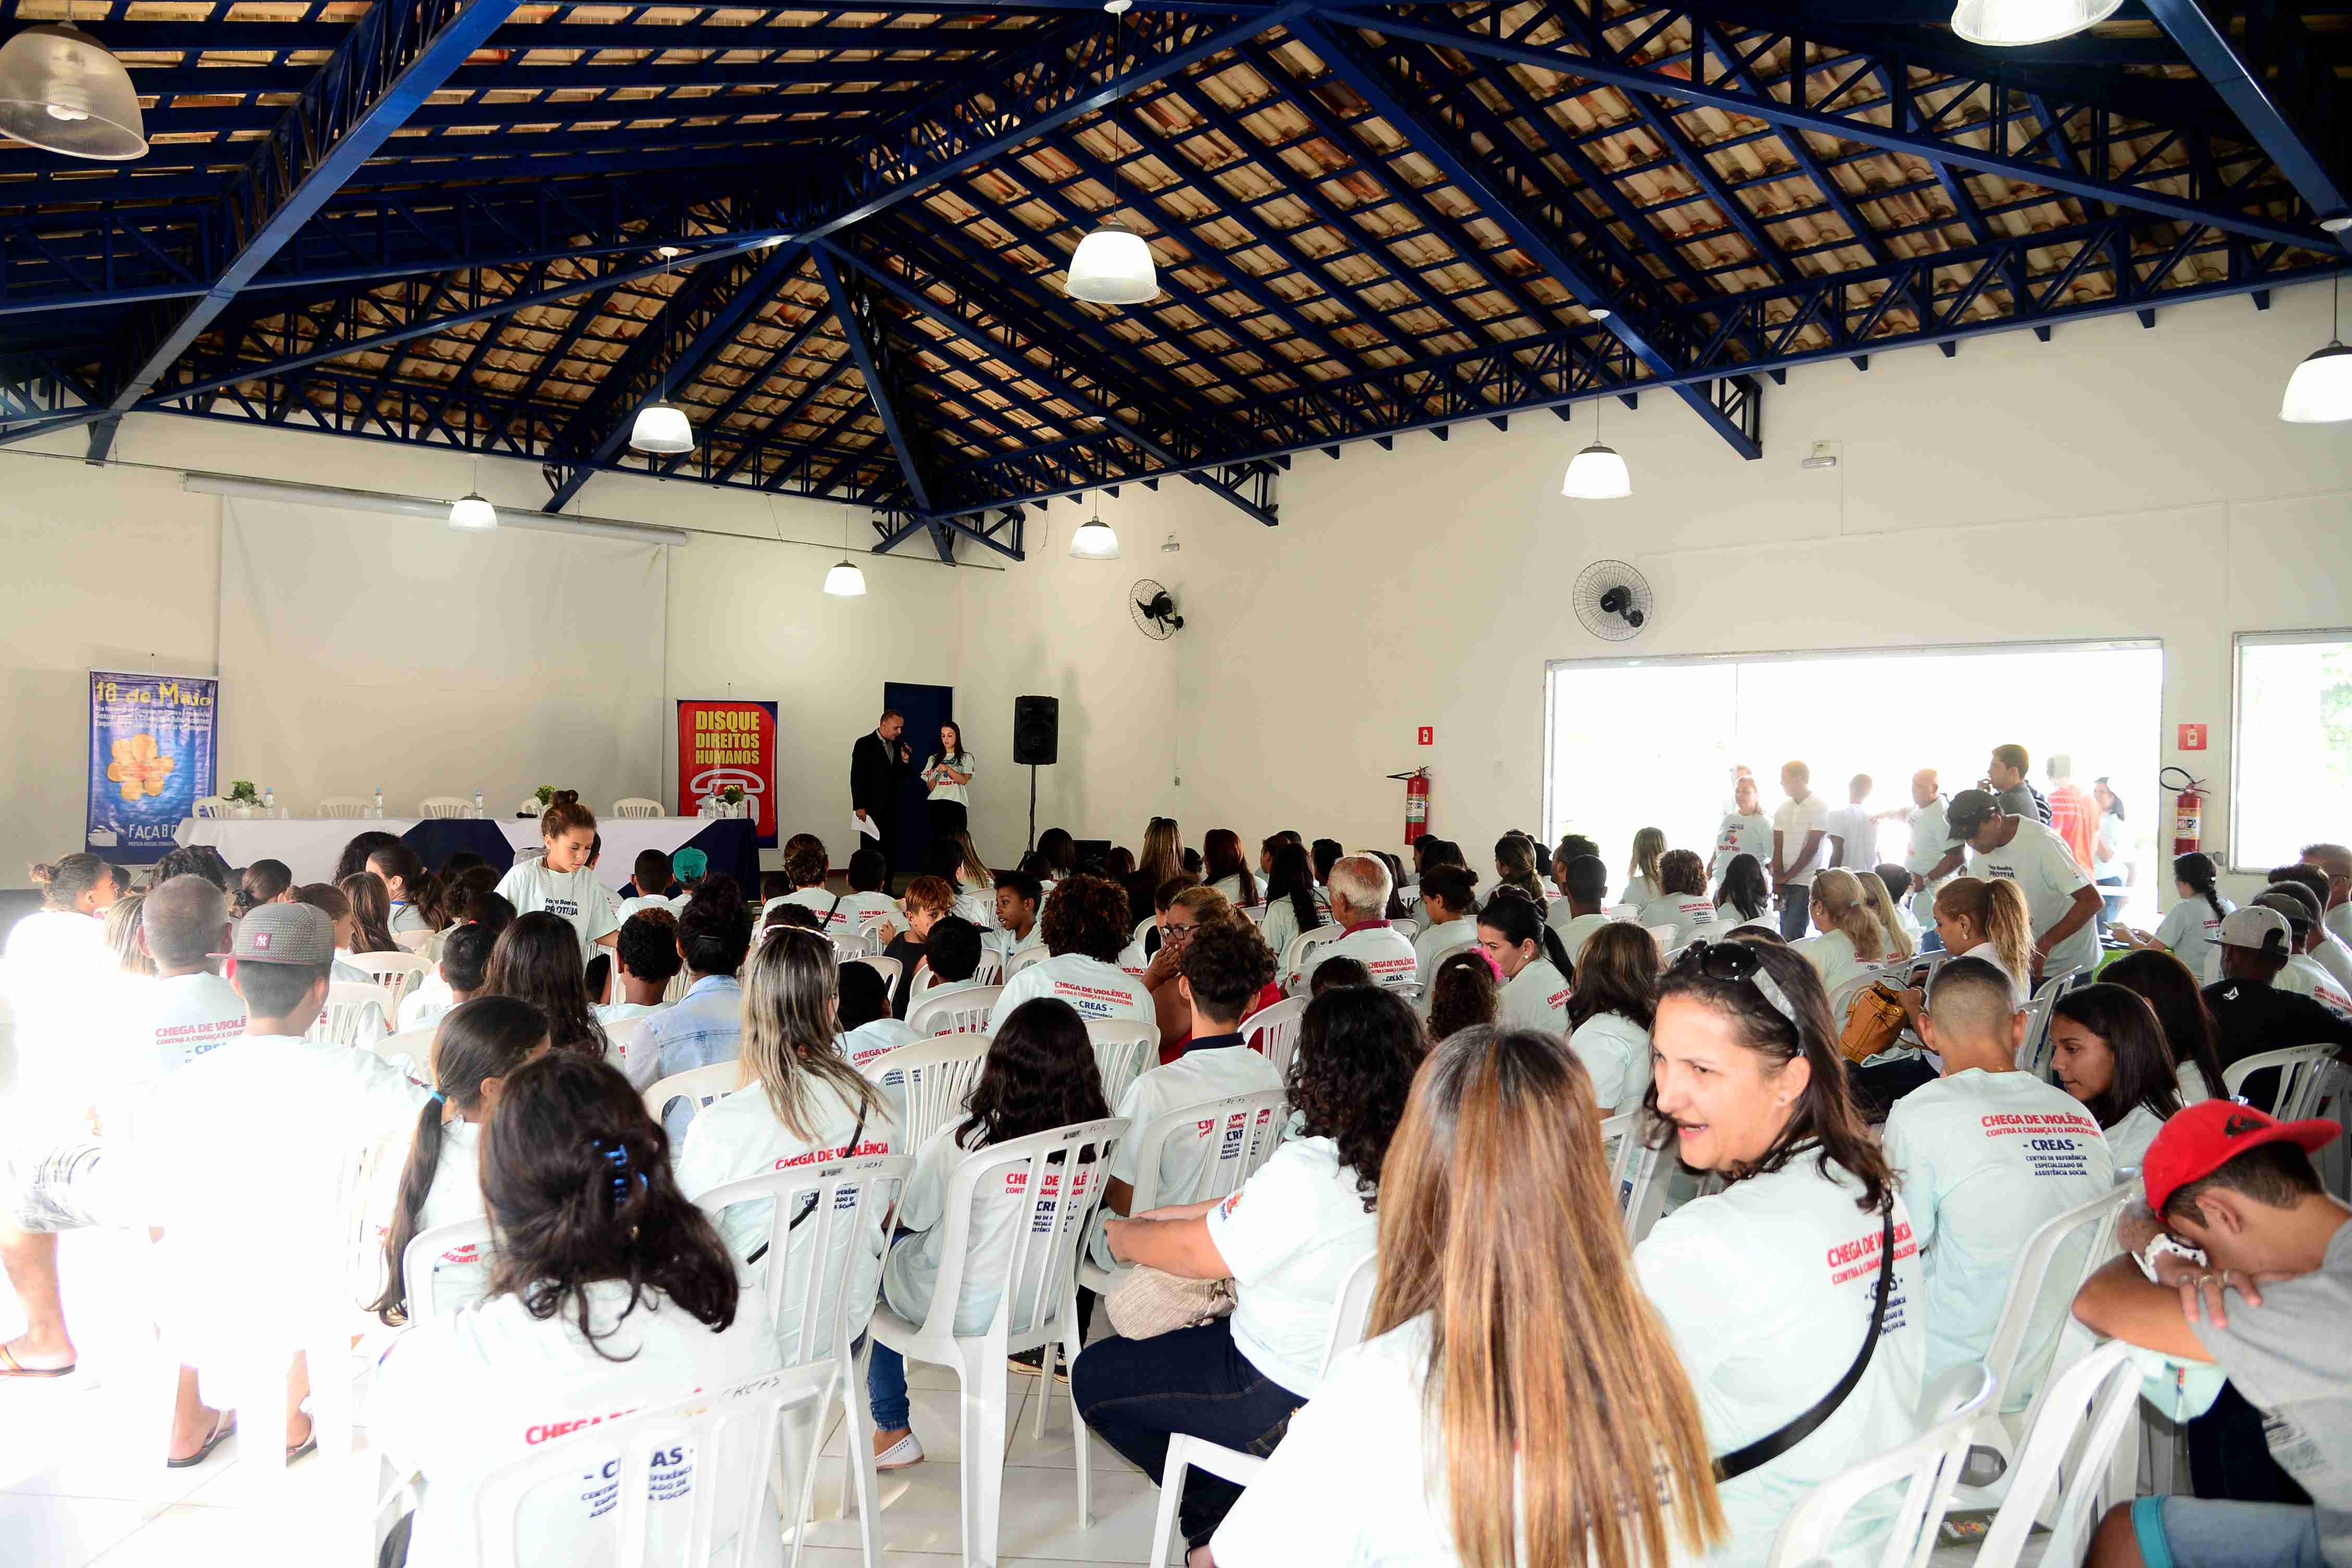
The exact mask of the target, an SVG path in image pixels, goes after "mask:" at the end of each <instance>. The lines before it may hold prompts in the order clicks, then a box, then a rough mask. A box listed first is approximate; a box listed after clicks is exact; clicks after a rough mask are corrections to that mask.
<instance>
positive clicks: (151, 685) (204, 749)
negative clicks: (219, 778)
mask: <svg viewBox="0 0 2352 1568" xmlns="http://www.w3.org/2000/svg"><path fill="white" fill-rule="evenodd" d="M219 721H220V682H219V681H217V680H215V679H212V678H211V677H209V676H191V675H154V674H148V675H125V674H122V673H121V672H119V671H115V670H105V669H93V670H91V671H90V672H89V830H88V833H87V835H86V841H87V843H88V846H89V848H91V849H92V850H95V851H97V852H99V853H100V854H102V855H104V856H105V857H106V858H108V859H110V860H112V861H116V862H118V863H121V864H129V865H145V864H147V863H149V862H151V861H154V860H160V859H162V858H163V856H164V855H165V854H167V853H169V852H170V850H171V849H172V847H173V837H172V833H173V829H174V828H176V827H178V826H180V822H181V820H182V819H183V818H184V817H190V816H194V815H195V814H196V802H197V801H198V800H200V799H202V798H203V797H204V796H205V795H212V794H215V789H214V781H213V753H214V749H215V742H216V740H217V737H218V733H219Z"/></svg>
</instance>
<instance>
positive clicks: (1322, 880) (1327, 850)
mask: <svg viewBox="0 0 2352 1568" xmlns="http://www.w3.org/2000/svg"><path fill="white" fill-rule="evenodd" d="M1308 849H1309V850H1310V851H1311V854H1310V856H1309V860H1310V863H1311V864H1312V865H1313V866H1314V868H1315V880H1316V882H1317V883H1318V885H1321V884H1328V882H1329V881H1330V880H1331V868H1332V867H1334V866H1336V865H1338V864H1339V857H1340V856H1342V855H1344V854H1346V853H1347V850H1346V849H1345V848H1343V847H1341V846H1340V843H1339V840H1338V839H1336V838H1318V839H1317V840H1316V841H1315V842H1314V843H1313V844H1311V845H1309V846H1308Z"/></svg>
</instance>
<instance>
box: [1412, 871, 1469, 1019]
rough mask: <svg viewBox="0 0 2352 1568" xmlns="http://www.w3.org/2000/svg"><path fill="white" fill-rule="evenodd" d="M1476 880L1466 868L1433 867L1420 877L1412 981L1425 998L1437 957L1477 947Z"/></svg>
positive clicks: (1431, 981)
mask: <svg viewBox="0 0 2352 1568" xmlns="http://www.w3.org/2000/svg"><path fill="white" fill-rule="evenodd" d="M1477 889H1478V879H1477V876H1476V874H1475V873H1474V872H1472V871H1471V870H1470V869H1469V868H1467V867H1465V866H1432V867H1430V868H1428V869H1427V870H1425V871H1423V873H1422V874H1421V909H1422V921H1423V923H1422V928H1421V931H1420V933H1419V934H1418V935H1416V936H1415V937H1414V938H1413V939H1412V956H1413V978H1414V979H1415V980H1417V981H1418V982H1420V984H1421V992H1422V995H1423V997H1424V998H1426V997H1427V996H1428V994H1429V988H1430V985H1431V984H1432V983H1433V981H1434V980H1435V979H1436V978H1437V960H1438V955H1439V954H1441V953H1443V952H1446V951H1447V950H1448V949H1450V948H1459V947H1461V946H1462V944H1463V943H1465V942H1468V943H1470V944H1471V945H1473V946H1475V945H1476V944H1477V941H1478V928H1477V926H1476V925H1475V924H1474V923H1473V917H1474V916H1475V915H1476V914H1477V912H1478V890H1477Z"/></svg>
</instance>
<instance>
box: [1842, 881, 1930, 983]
mask: <svg viewBox="0 0 2352 1568" xmlns="http://www.w3.org/2000/svg"><path fill="white" fill-rule="evenodd" d="M1853 879H1854V883H1855V885H1856V886H1858V887H1859V888H1860V889H1862V902H1863V907H1864V909H1866V910H1869V911H1870V914H1871V918H1872V919H1873V920H1875V921H1877V922H1878V929H1879V931H1881V932H1882V933H1883V934H1884V935H1885V938H1886V947H1885V952H1886V956H1885V958H1884V959H1883V960H1881V961H1880V962H1882V963H1894V962H1895V961H1896V960H1897V959H1904V958H1909V957H1911V956H1912V955H1913V954H1915V953H1916V952H1918V951H1919V947H1918V944H1917V943H1916V942H1913V941H1912V940H1911V933H1910V932H1909V931H1905V930H1904V929H1903V922H1902V921H1900V920H1897V919H1896V918H1895V895H1894V894H1892V893H1890V892H1888V891H1887V890H1886V881H1885V878H1883V877H1881V876H1880V875H1879V874H1878V873H1877V872H1875V871H1856V872H1855V873H1854V874H1853Z"/></svg>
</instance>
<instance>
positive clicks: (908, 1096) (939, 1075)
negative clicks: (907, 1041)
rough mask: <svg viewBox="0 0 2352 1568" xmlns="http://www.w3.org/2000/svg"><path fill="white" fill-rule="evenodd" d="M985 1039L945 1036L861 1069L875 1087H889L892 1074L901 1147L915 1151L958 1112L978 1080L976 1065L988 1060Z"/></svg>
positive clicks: (887, 1055) (900, 1050) (900, 1049)
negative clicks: (902, 1131)
mask: <svg viewBox="0 0 2352 1568" xmlns="http://www.w3.org/2000/svg"><path fill="white" fill-rule="evenodd" d="M988 1046H989V1038H988V1037H987V1036H986V1035H978V1034H973V1035H949V1036H946V1037H942V1038H940V1039H936V1040H925V1041H923V1042H922V1043H921V1044H920V1045H914V1046H900V1047H898V1049H897V1050H895V1051H884V1052H883V1053H882V1054H881V1055H880V1056H878V1057H876V1058H874V1059H873V1060H872V1061H870V1062H867V1063H866V1066H865V1068H863V1069H862V1070H863V1071H864V1072H865V1074H866V1077H867V1078H868V1079H871V1080H873V1081H874V1082H876V1083H877V1084H883V1085H884V1086H886V1087H888V1086H889V1079H890V1077H891V1075H892V1074H894V1073H895V1074H897V1075H898V1079H899V1084H898V1089H899V1102H900V1104H901V1105H902V1106H903V1108H904V1110H903V1113H902V1114H901V1115H900V1117H899V1119H898V1121H899V1125H900V1126H901V1127H902V1128H904V1129H905V1131H906V1145H905V1146H906V1147H907V1148H908V1149H909V1150H914V1151H919V1150H920V1149H921V1148H922V1147H923V1145H924V1144H926V1143H928V1142H930V1141H931V1134H933V1133H935V1132H937V1131H939V1130H940V1128H942V1127H945V1126H946V1125H947V1124H948V1123H949V1122H950V1121H953V1120H955V1119H956V1118H958V1117H960V1116H961V1115H962V1114H963V1102H964V1100H965V1097H966V1096H968V1095H970V1094H971V1086H972V1084H973V1083H974V1082H976V1081H977V1080H978V1079H979V1078H980V1064H981V1063H982V1062H983V1061H985V1060H986V1059H987V1058H988Z"/></svg>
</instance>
